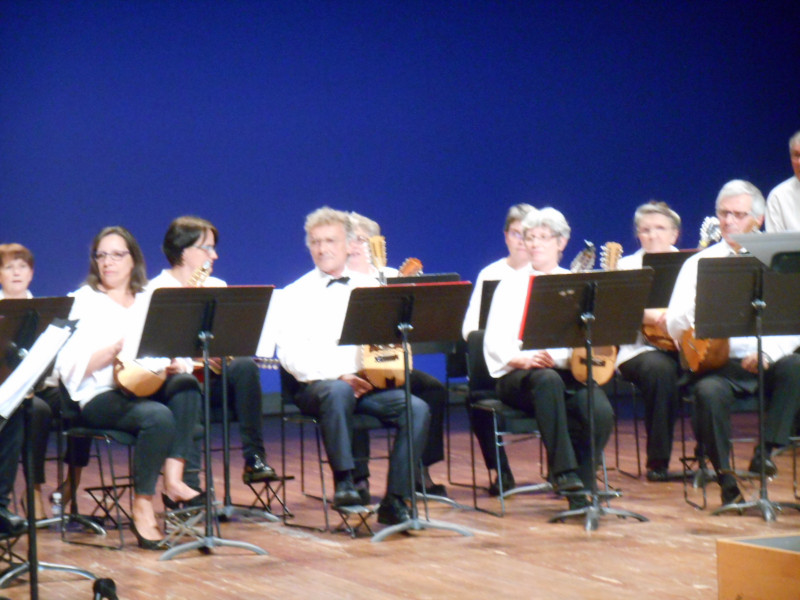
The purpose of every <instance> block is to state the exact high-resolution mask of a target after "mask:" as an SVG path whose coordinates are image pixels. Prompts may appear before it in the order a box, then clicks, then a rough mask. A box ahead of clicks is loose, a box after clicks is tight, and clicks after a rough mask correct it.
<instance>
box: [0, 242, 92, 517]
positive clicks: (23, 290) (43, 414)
mask: <svg viewBox="0 0 800 600" xmlns="http://www.w3.org/2000/svg"><path fill="white" fill-rule="evenodd" d="M33 273H34V258H33V253H32V252H31V251H30V250H28V249H27V248H26V247H25V246H23V245H21V244H2V245H0V300H2V299H3V298H8V299H10V300H24V299H30V298H33V294H32V293H31V292H30V290H29V289H28V288H29V287H30V284H31V281H32V280H33ZM61 401H62V398H61V393H60V390H59V388H58V381H57V380H56V379H55V378H53V377H50V378H48V380H47V381H46V383H45V385H44V387H43V388H42V389H41V390H37V391H36V395H35V396H34V397H33V415H32V419H31V431H32V432H33V476H34V480H33V486H34V515H35V518H36V519H44V518H46V517H47V514H46V513H45V508H44V503H43V502H42V484H43V483H44V481H45V475H44V463H45V456H46V454H47V442H48V439H49V434H50V427H51V423H52V420H53V415H58V414H60V412H61ZM17 414H19V415H20V416H19V417H17ZM23 429H24V423H23V418H22V412H21V411H19V410H18V411H17V412H16V413H15V416H14V418H13V419H12V422H9V423H7V424H6V426H5V428H4V430H6V433H5V434H4V435H7V436H9V437H8V438H7V439H9V440H12V439H13V440H14V441H13V442H9V444H8V445H7V446H6V444H0V446H3V452H4V453H6V452H7V453H9V459H8V460H11V461H13V462H14V463H16V462H17V459H14V458H13V457H12V456H11V455H12V454H13V453H14V452H13V450H12V448H13V447H14V446H15V445H16V444H19V445H20V448H21V447H22V444H23V438H22V435H23ZM12 432H13V433H12ZM70 443H71V451H70V452H68V453H67V460H68V461H74V463H75V464H72V465H70V477H72V478H73V479H74V480H75V483H76V485H77V484H78V483H80V473H81V467H83V466H85V465H86V463H87V462H88V460H89V446H90V442H89V440H81V441H79V442H77V443H73V442H70ZM0 462H2V461H0ZM9 466H10V467H11V468H12V469H13V471H14V473H16V464H13V465H12V464H11V463H9ZM0 471H2V468H0ZM0 479H2V475H0ZM12 480H13V477H12ZM67 487H68V486H67V485H65V484H62V485H61V491H62V501H63V502H64V503H67V502H68V501H69V493H68V492H67ZM0 498H2V492H0ZM1 503H2V500H0V504H1ZM28 512H30V511H28Z"/></svg>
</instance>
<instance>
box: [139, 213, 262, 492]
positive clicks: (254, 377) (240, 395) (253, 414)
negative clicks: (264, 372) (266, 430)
mask: <svg viewBox="0 0 800 600" xmlns="http://www.w3.org/2000/svg"><path fill="white" fill-rule="evenodd" d="M218 240H219V232H218V231H217V228H216V227H214V225H212V224H211V223H210V222H209V221H206V220H205V219H201V218H199V217H192V216H184V217H178V218H177V219H175V220H174V221H173V222H172V223H170V226H169V228H168V229H167V232H166V234H165V235H164V242H163V243H162V245H161V249H162V250H163V252H164V255H165V256H166V257H167V260H168V261H169V264H170V265H171V267H170V268H169V269H164V270H163V271H161V273H160V274H159V275H158V276H157V277H155V278H154V279H153V280H152V281H150V283H149V285H148V286H147V289H148V290H149V291H152V290H157V289H158V288H163V287H187V286H188V287H224V286H226V285H227V284H226V283H225V282H224V281H222V280H221V279H218V278H216V277H211V276H210V274H211V272H212V271H213V269H214V261H215V260H217V258H218V255H217V250H216V248H217V241H218ZM204 267H205V268H204ZM228 398H229V402H230V403H232V404H233V406H234V407H235V410H236V415H237V417H238V419H239V433H240V436H241V440H242V455H243V457H244V470H243V472H242V480H243V481H244V482H245V483H252V482H256V481H264V480H266V479H275V477H276V475H275V470H274V469H273V468H272V467H271V466H269V465H268V464H267V462H266V451H265V449H264V440H263V434H262V431H263V412H262V407H261V375H260V373H259V370H258V367H257V366H256V363H255V362H254V361H253V359H252V358H249V357H238V358H234V359H233V360H232V361H231V362H230V364H229V365H228ZM211 402H212V404H214V403H215V404H217V405H220V406H221V405H222V378H221V377H219V376H217V375H216V374H213V372H212V380H211ZM192 462H194V460H192ZM189 466H190V469H187V473H186V476H187V478H188V480H187V482H188V483H189V484H190V485H192V486H193V487H197V486H198V484H199V480H198V478H197V475H196V473H198V472H199V466H200V465H199V463H198V464H197V465H194V464H190V465H189ZM192 467H197V468H192ZM190 470H191V474H190V473H189V472H188V471H190Z"/></svg>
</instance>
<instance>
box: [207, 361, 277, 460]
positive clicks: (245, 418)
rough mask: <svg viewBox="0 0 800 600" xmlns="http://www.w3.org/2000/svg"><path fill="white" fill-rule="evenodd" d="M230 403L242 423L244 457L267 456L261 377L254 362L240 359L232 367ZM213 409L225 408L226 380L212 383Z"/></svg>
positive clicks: (214, 379) (240, 432)
mask: <svg viewBox="0 0 800 600" xmlns="http://www.w3.org/2000/svg"><path fill="white" fill-rule="evenodd" d="M228 403H229V404H230V405H232V408H233V410H234V411H235V416H236V419H237V420H238V421H239V434H240V437H241V440H242V455H243V456H244V457H245V458H247V457H249V456H252V455H254V454H258V455H260V456H262V457H263V456H265V451H264V437H263V412H262V406H261V374H260V372H259V369H258V366H257V365H256V363H255V361H253V359H252V358H247V357H241V356H240V357H237V358H234V359H233V360H232V361H231V363H230V364H229V365H228ZM211 406H212V407H213V406H222V377H218V376H214V377H213V378H212V380H211Z"/></svg>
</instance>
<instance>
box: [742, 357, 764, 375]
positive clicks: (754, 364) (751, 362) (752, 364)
mask: <svg viewBox="0 0 800 600" xmlns="http://www.w3.org/2000/svg"><path fill="white" fill-rule="evenodd" d="M763 361H764V370H767V369H769V360H767V357H766V356H765V357H764V358H763ZM742 368H743V369H744V370H745V371H750V372H751V373H758V354H757V353H755V352H753V354H748V355H747V356H745V357H744V358H743V359H742Z"/></svg>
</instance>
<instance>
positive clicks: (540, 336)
mask: <svg viewBox="0 0 800 600" xmlns="http://www.w3.org/2000/svg"><path fill="white" fill-rule="evenodd" d="M652 279H653V271H652V270H651V269H638V270H631V271H590V272H588V273H571V274H564V275H542V276H532V277H531V284H530V288H529V292H528V306H527V312H526V315H525V322H524V325H523V329H522V332H521V334H522V335H521V337H522V347H523V348H524V349H533V348H565V347H566V348H570V347H572V348H578V347H581V346H583V347H585V348H586V367H587V375H588V377H587V380H586V386H587V389H588V401H589V440H590V448H591V453H590V456H591V464H592V474H593V475H594V473H595V472H596V470H597V456H596V453H595V447H594V445H595V444H594V439H595V435H594V388H595V385H596V383H595V381H594V377H593V375H592V364H593V356H592V347H593V346H594V345H595V344H597V345H599V346H614V345H618V344H630V343H633V342H634V341H635V340H636V336H637V335H638V332H639V328H640V326H641V323H642V311H643V310H644V305H645V301H646V299H647V294H648V293H649V291H650V285H651V283H652ZM589 494H590V496H591V503H590V504H589V505H588V506H586V507H583V508H579V509H575V510H566V511H563V512H560V513H558V514H557V515H556V516H554V517H553V518H551V519H550V522H551V523H552V522H554V521H563V520H565V519H566V518H568V517H577V516H581V515H585V517H586V519H585V528H586V531H594V530H596V529H597V528H598V527H599V518H600V517H602V516H603V515H616V516H619V517H633V518H634V519H638V520H639V521H647V520H648V519H647V518H646V517H644V516H642V515H640V514H637V513H634V512H631V511H627V510H619V509H613V508H610V507H607V506H602V505H601V504H600V497H601V496H602V497H603V499H608V498H610V497H617V496H619V495H620V494H619V492H613V493H608V492H602V493H599V492H598V490H597V480H596V479H595V477H594V476H593V477H592V484H591V486H590V489H589Z"/></svg>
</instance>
